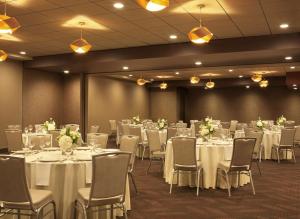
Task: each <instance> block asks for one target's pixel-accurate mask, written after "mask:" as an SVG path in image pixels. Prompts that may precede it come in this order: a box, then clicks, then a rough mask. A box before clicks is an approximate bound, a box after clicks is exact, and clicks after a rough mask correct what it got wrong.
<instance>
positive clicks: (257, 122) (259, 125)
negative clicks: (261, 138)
mask: <svg viewBox="0 0 300 219" xmlns="http://www.w3.org/2000/svg"><path fill="white" fill-rule="evenodd" d="M256 127H257V128H259V129H263V128H264V122H263V121H262V120H261V119H260V118H258V120H257V121H256Z"/></svg>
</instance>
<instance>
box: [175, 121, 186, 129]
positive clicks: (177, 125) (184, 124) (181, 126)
mask: <svg viewBox="0 0 300 219" xmlns="http://www.w3.org/2000/svg"><path fill="white" fill-rule="evenodd" d="M176 127H177V128H187V123H184V122H178V123H176Z"/></svg>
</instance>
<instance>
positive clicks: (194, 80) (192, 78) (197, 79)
mask: <svg viewBox="0 0 300 219" xmlns="http://www.w3.org/2000/svg"><path fill="white" fill-rule="evenodd" d="M190 82H191V84H198V83H199V82H200V78H199V77H197V76H193V77H191V78H190Z"/></svg>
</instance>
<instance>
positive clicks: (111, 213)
mask: <svg viewBox="0 0 300 219" xmlns="http://www.w3.org/2000/svg"><path fill="white" fill-rule="evenodd" d="M110 219H114V205H110Z"/></svg>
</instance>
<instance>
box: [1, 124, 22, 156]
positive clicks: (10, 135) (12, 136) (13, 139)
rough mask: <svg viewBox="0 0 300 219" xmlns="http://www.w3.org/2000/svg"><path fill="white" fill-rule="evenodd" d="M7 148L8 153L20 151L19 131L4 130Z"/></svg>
mask: <svg viewBox="0 0 300 219" xmlns="http://www.w3.org/2000/svg"><path fill="white" fill-rule="evenodd" d="M5 136H6V142H7V148H8V151H9V152H12V151H18V150H22V148H23V141H22V131H21V130H8V129H7V130H5Z"/></svg>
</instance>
